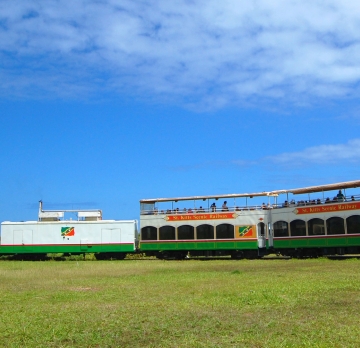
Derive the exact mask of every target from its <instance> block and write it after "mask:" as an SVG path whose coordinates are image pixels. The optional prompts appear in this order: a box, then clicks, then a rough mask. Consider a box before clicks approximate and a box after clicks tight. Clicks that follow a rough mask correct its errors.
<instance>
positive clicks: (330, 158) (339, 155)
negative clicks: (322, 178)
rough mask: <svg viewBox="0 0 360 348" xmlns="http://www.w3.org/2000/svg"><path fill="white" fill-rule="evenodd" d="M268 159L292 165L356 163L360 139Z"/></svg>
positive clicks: (358, 155)
mask: <svg viewBox="0 0 360 348" xmlns="http://www.w3.org/2000/svg"><path fill="white" fill-rule="evenodd" d="M266 160H267V161H270V162H272V163H276V164H282V165H291V166H303V165H308V164H310V165H314V164H320V165H324V164H339V165H340V164H346V163H356V162H360V139H353V140H349V141H348V142H347V143H346V144H337V145H320V146H313V147H308V148H306V149H304V150H302V151H299V152H285V153H282V154H279V155H275V156H269V157H267V158H266Z"/></svg>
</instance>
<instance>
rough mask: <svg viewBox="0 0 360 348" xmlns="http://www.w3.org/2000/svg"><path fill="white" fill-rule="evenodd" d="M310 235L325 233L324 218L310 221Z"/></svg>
mask: <svg viewBox="0 0 360 348" xmlns="http://www.w3.org/2000/svg"><path fill="white" fill-rule="evenodd" d="M308 229H309V236H318V235H324V234H325V224H324V220H323V219H317V218H316V219H311V220H309V221H308Z"/></svg>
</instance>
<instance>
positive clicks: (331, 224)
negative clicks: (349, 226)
mask: <svg viewBox="0 0 360 348" xmlns="http://www.w3.org/2000/svg"><path fill="white" fill-rule="evenodd" d="M326 231H327V234H345V226H344V219H343V218H340V217H332V218H330V219H327V220H326Z"/></svg>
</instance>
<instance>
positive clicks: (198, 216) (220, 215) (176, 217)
mask: <svg viewBox="0 0 360 348" xmlns="http://www.w3.org/2000/svg"><path fill="white" fill-rule="evenodd" d="M237 216H238V215H237V214H235V213H208V214H191V213H190V214H181V215H168V216H166V217H165V220H167V221H184V220H223V219H236V218H237Z"/></svg>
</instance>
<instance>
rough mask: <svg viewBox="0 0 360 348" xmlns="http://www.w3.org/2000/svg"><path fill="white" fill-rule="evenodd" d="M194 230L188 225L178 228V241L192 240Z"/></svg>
mask: <svg viewBox="0 0 360 348" xmlns="http://www.w3.org/2000/svg"><path fill="white" fill-rule="evenodd" d="M194 231H195V228H194V227H193V226H190V225H183V226H180V227H178V239H194Z"/></svg>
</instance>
